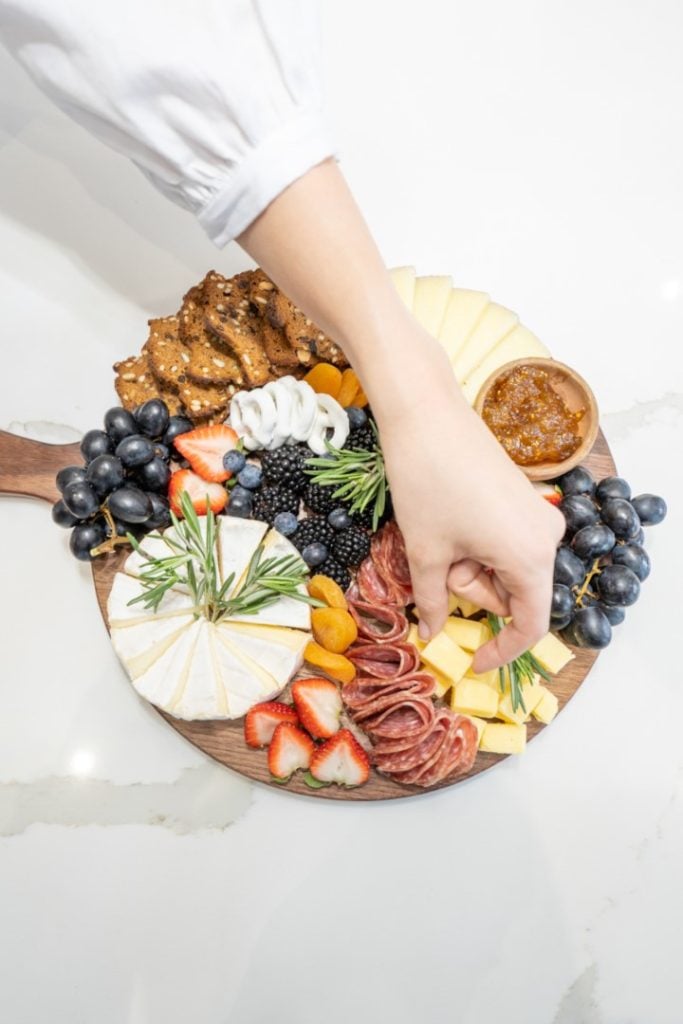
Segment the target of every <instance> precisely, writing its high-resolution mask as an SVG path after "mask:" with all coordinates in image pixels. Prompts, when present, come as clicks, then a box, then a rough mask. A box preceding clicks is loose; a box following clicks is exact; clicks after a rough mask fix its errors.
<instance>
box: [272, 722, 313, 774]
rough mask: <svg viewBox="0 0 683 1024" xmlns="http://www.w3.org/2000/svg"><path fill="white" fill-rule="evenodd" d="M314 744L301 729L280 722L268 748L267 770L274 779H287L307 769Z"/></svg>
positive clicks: (289, 723) (288, 723)
mask: <svg viewBox="0 0 683 1024" xmlns="http://www.w3.org/2000/svg"><path fill="white" fill-rule="evenodd" d="M314 751H315V743H314V742H313V740H312V739H311V737H310V736H307V735H306V733H305V732H304V731H303V729H299V728H298V727H297V726H296V725H292V723H291V722H280V724H279V725H278V727H277V728H276V730H275V732H274V733H273V739H272V741H271V744H270V746H269V747H268V770H269V772H270V774H271V775H274V776H275V778H276V779H282V780H284V779H288V778H289V777H290V775H292V774H293V773H294V772H295V771H297V769H299V768H308V766H309V765H310V763H311V758H312V757H313V752H314Z"/></svg>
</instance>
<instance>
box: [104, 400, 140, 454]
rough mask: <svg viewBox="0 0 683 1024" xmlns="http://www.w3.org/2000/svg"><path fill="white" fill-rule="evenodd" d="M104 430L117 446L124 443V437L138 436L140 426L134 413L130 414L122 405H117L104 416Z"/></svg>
mask: <svg viewBox="0 0 683 1024" xmlns="http://www.w3.org/2000/svg"><path fill="white" fill-rule="evenodd" d="M104 429H105V430H106V431H107V433H108V434H109V436H110V438H111V439H112V441H113V442H114V444H115V445H116V444H118V443H119V441H123V439H124V437H128V436H129V435H130V434H137V432H138V425H137V423H136V422H135V417H134V416H133V413H132V412H128V410H127V409H123V408H122V407H121V406H120V405H115V406H114V407H113V409H107V411H106V412H105V414H104Z"/></svg>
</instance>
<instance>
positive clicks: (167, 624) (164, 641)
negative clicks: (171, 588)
mask: <svg viewBox="0 0 683 1024" xmlns="http://www.w3.org/2000/svg"><path fill="white" fill-rule="evenodd" d="M193 621H194V619H193V617H192V616H191V615H173V616H170V617H166V618H156V619H151V620H148V621H146V622H139V623H137V625H131V626H124V627H122V628H114V629H112V631H111V642H112V644H113V646H114V650H115V651H116V653H117V654H118V656H119V658H120V659H121V661H122V662H123V664H124V665H125V666H126V669H127V670H128V674H129V675H130V677H131V678H132V679H135V677H136V676H139V675H142V673H143V672H146V671H147V669H148V668H149V667H150V665H152V664H153V663H154V662H155V661H156V659H157V658H159V657H161V655H162V654H163V653H164V651H165V650H166V649H167V648H168V647H170V645H171V644H172V643H173V641H174V640H175V638H176V637H177V636H178V634H179V633H180V631H181V630H183V629H186V628H187V627H188V626H190V625H192V622H193Z"/></svg>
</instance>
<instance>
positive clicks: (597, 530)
mask: <svg viewBox="0 0 683 1024" xmlns="http://www.w3.org/2000/svg"><path fill="white" fill-rule="evenodd" d="M615 543H616V537H615V536H614V533H613V532H612V530H610V528H609V527H608V526H605V525H604V524H603V523H594V524H593V525H592V526H584V528H583V529H582V530H579V532H578V533H576V534H575V535H574V538H573V540H572V548H573V549H574V552H575V553H576V554H577V555H578V556H579V558H583V559H584V560H588V559H590V560H593V559H594V558H600V556H601V555H606V554H608V552H610V551H611V550H612V548H613V547H614V545H615Z"/></svg>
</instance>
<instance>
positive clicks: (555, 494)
mask: <svg viewBox="0 0 683 1024" xmlns="http://www.w3.org/2000/svg"><path fill="white" fill-rule="evenodd" d="M534 487H535V489H536V491H537V493H538V494H540V496H541V497H542V498H545V500H546V501H549V502H550V504H551V505H559V504H560V502H561V501H562V491H561V490H560V488H559V487H558V486H557V485H556V484H548V483H546V482H545V481H544V480H541V481H539V482H538V483H534Z"/></svg>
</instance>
